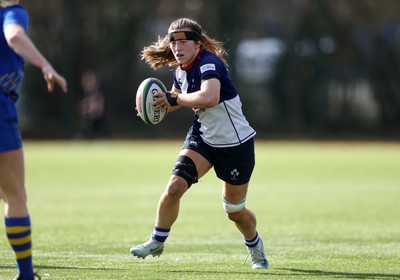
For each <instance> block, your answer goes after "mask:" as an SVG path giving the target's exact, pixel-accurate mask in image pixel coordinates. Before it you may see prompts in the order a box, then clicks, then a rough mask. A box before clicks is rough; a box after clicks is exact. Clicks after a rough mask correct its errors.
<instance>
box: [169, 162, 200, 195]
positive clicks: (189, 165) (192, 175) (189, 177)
mask: <svg viewBox="0 0 400 280" xmlns="http://www.w3.org/2000/svg"><path fill="white" fill-rule="evenodd" d="M172 174H173V175H176V176H179V177H181V178H183V179H184V180H185V181H186V182H187V187H188V188H190V186H191V185H192V184H194V183H197V177H198V174H197V169H196V165H195V164H194V162H193V160H192V159H191V158H189V157H187V156H183V155H182V156H179V157H178V158H177V160H176V163H175V166H174V168H173V169H172Z"/></svg>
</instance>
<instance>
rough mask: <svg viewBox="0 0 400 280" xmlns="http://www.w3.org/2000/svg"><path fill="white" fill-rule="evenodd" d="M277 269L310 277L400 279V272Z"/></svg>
mask: <svg viewBox="0 0 400 280" xmlns="http://www.w3.org/2000/svg"><path fill="white" fill-rule="evenodd" d="M277 269H279V270H286V271H291V272H294V274H293V275H297V276H310V277H312V276H315V277H319V276H332V277H334V278H345V279H400V275H399V274H383V273H357V272H337V271H323V270H307V269H297V268H277Z"/></svg>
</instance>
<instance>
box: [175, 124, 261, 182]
mask: <svg viewBox="0 0 400 280" xmlns="http://www.w3.org/2000/svg"><path fill="white" fill-rule="evenodd" d="M183 149H189V150H193V151H195V152H197V153H199V154H201V155H202V156H203V157H205V158H206V159H207V160H208V161H209V162H210V163H211V164H212V165H213V166H214V170H215V173H216V175H217V177H218V178H219V179H221V180H222V181H225V182H227V183H229V184H232V185H242V184H246V183H248V182H249V181H250V177H251V174H252V173H253V169H254V165H255V157H254V139H253V138H251V139H250V140H247V141H246V142H244V143H242V144H240V145H239V146H235V147H228V148H215V147H211V146H209V145H207V144H206V143H204V141H203V139H202V138H201V136H200V135H193V134H192V133H191V131H189V133H188V134H187V136H186V140H185V143H184V145H183Z"/></svg>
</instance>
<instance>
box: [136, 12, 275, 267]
mask: <svg viewBox="0 0 400 280" xmlns="http://www.w3.org/2000/svg"><path fill="white" fill-rule="evenodd" d="M225 54H226V52H225V50H224V48H223V46H222V43H220V42H218V41H216V40H214V39H212V38H210V37H208V36H207V35H206V33H205V32H204V30H203V29H202V27H201V26H200V25H199V24H198V23H197V22H195V21H193V20H191V19H187V18H180V19H177V20H175V21H174V22H172V23H171V25H170V26H169V29H168V35H166V36H165V37H164V38H160V39H159V40H158V41H157V42H155V43H153V44H152V45H150V46H148V47H145V48H144V49H143V52H142V59H144V60H146V62H147V63H148V64H149V65H150V66H151V67H152V68H153V69H158V68H160V67H162V66H165V65H168V66H170V67H175V71H174V83H173V87H172V90H171V92H165V93H156V94H155V96H156V97H158V98H157V99H156V101H155V102H154V106H155V107H163V108H164V109H168V110H169V111H174V110H176V109H177V108H179V107H188V108H192V109H193V111H194V121H193V125H192V127H191V128H190V130H189V132H188V134H187V136H186V140H185V142H184V145H183V149H182V150H181V151H180V153H179V155H178V158H177V160H176V163H175V166H174V168H173V171H172V175H171V177H170V179H169V182H168V184H167V187H166V189H165V191H164V192H163V194H162V195H161V197H160V200H159V202H158V207H157V215H156V221H155V226H154V230H153V234H152V237H151V238H150V239H149V240H148V241H147V242H145V243H143V244H141V245H138V246H134V247H132V248H131V250H130V252H131V254H132V255H134V256H137V257H140V258H145V257H146V256H147V255H149V254H151V255H153V256H159V255H161V253H162V252H163V250H164V242H165V241H166V239H167V237H168V235H169V232H170V229H171V227H172V225H173V224H174V222H175V221H176V219H177V217H178V213H179V204H180V199H181V198H182V196H183V195H184V193H185V192H186V191H187V190H188V189H189V188H190V186H191V185H192V184H194V183H196V182H197V180H198V179H200V178H201V177H202V176H204V175H205V174H206V173H207V172H208V171H209V170H210V169H211V168H214V170H215V173H216V174H217V176H218V178H219V179H221V181H222V204H223V207H224V209H225V211H226V212H227V215H228V218H229V219H230V220H231V221H233V222H234V223H235V225H236V227H237V228H238V229H239V231H240V232H241V233H242V235H243V238H244V243H245V245H246V246H247V249H248V252H249V255H250V257H251V261H252V268H253V269H265V268H267V267H268V261H267V258H266V256H265V253H264V246H263V242H262V240H261V238H260V236H259V235H258V233H257V229H256V216H255V215H254V213H253V212H252V211H250V210H249V209H248V208H247V207H246V205H245V204H246V195H247V190H248V187H249V181H250V177H251V174H252V171H253V168H254V165H255V160H254V141H253V137H254V136H255V134H256V132H255V131H254V129H253V128H252V127H251V126H250V125H249V123H248V122H247V120H246V118H245V117H244V115H243V113H242V109H241V107H242V104H241V101H240V98H239V94H238V91H237V89H236V87H235V85H234V84H233V82H232V80H231V77H230V75H229V73H228V70H227V66H226V61H225V59H224V56H225Z"/></svg>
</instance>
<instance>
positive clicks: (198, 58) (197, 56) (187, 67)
mask: <svg viewBox="0 0 400 280" xmlns="http://www.w3.org/2000/svg"><path fill="white" fill-rule="evenodd" d="M203 51H204V49H200V50H199V52H198V53H197V54H196V58H195V59H193V61H192V62H190V63H189V64H188V65H187V66H185V67H183V66H182V65H180V66H179V67H180V68H181V69H182V70H189V69H190V68H192V67H193V65H194V64H195V63H196V62H197V61H198V60H201V57H200V54H201V53H202V52H203Z"/></svg>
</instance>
